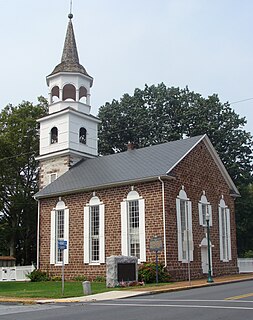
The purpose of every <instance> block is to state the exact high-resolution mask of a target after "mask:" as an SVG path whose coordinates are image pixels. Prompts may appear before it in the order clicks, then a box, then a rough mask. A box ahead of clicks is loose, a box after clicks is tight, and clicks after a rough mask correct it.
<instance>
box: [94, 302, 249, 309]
mask: <svg viewBox="0 0 253 320" xmlns="http://www.w3.org/2000/svg"><path fill="white" fill-rule="evenodd" d="M94 305H95V306H109V307H112V306H118V307H125V306H127V307H145V308H146V307H157V308H161V307H166V308H199V309H201V308H206V309H234V310H253V307H252V308H250V307H227V306H201V305H200V306H198V305H187V304H185V305H183V304H179V305H177V304H144V303H138V304H137V303H136V304H135V303H95V304H94Z"/></svg>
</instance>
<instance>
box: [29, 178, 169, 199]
mask: <svg viewBox="0 0 253 320" xmlns="http://www.w3.org/2000/svg"><path fill="white" fill-rule="evenodd" d="M159 178H160V179H162V180H174V179H175V177H173V176H169V175H160V176H153V177H146V178H140V179H132V180H125V181H118V182H112V183H107V184H101V185H95V186H89V187H87V188H79V189H72V190H66V191H62V192H55V193H50V194H48V195H41V196H40V195H38V196H36V195H35V196H34V199H35V200H40V199H46V198H52V197H57V196H64V195H70V194H74V193H80V192H88V191H94V190H99V189H107V188H113V187H119V186H123V185H128V184H137V183H144V182H152V181H156V180H159ZM38 193H40V192H38Z"/></svg>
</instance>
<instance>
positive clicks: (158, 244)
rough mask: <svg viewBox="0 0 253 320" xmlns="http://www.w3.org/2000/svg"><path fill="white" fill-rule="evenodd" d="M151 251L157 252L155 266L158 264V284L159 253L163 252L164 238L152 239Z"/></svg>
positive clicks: (156, 237)
mask: <svg viewBox="0 0 253 320" xmlns="http://www.w3.org/2000/svg"><path fill="white" fill-rule="evenodd" d="M149 250H150V251H155V264H156V284H158V251H162V250H163V240H162V237H158V236H154V237H153V238H151V239H150V244H149Z"/></svg>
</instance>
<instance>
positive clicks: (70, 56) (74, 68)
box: [50, 13, 91, 78]
mask: <svg viewBox="0 0 253 320" xmlns="http://www.w3.org/2000/svg"><path fill="white" fill-rule="evenodd" d="M68 17H69V22H68V27H67V33H66V37H65V42H64V47H63V52H62V58H61V63H60V64H58V65H57V66H56V67H55V68H54V70H53V72H52V73H51V74H50V76H51V75H53V74H56V73H58V72H78V73H82V74H84V75H86V76H88V77H90V78H91V76H90V75H89V74H88V73H87V71H86V70H85V68H84V67H83V66H82V65H81V64H80V63H79V57H78V51H77V46H76V40H75V34H74V28H73V24H72V18H73V14H72V13H69V15H68Z"/></svg>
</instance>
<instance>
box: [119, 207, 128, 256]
mask: <svg viewBox="0 0 253 320" xmlns="http://www.w3.org/2000/svg"><path fill="white" fill-rule="evenodd" d="M120 206H121V208H120V211H121V254H122V255H123V256H127V255H128V237H127V229H128V228H127V202H126V201H123V202H121V204H120Z"/></svg>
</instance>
